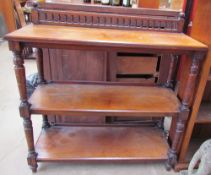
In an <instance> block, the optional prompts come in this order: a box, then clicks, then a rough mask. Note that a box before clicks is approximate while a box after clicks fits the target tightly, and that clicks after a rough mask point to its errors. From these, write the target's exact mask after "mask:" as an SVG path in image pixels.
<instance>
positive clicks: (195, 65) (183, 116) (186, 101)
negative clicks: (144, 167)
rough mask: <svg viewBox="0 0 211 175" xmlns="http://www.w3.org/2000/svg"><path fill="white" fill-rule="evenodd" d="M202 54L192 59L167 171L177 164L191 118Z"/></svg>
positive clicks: (197, 54)
mask: <svg viewBox="0 0 211 175" xmlns="http://www.w3.org/2000/svg"><path fill="white" fill-rule="evenodd" d="M203 56H204V55H203V54H202V53H194V54H193V58H192V64H191V68H190V71H189V76H188V81H187V85H186V88H185V91H184V96H183V99H182V104H181V107H180V114H179V116H178V119H177V124H176V132H175V135H174V139H173V142H172V145H171V148H170V150H169V153H168V162H167V169H171V168H172V167H174V166H175V164H176V163H177V150H179V148H180V143H181V139H182V136H183V133H184V130H185V125H186V122H187V120H188V116H189V111H190V109H189V106H190V104H191V98H192V96H193V93H194V89H195V86H196V79H197V76H198V72H199V64H200V60H201V59H202V58H203Z"/></svg>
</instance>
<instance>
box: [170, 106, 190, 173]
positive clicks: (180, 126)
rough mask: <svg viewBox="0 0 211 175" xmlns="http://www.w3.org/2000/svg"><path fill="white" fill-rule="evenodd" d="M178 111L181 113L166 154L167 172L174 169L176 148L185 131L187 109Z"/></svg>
mask: <svg viewBox="0 0 211 175" xmlns="http://www.w3.org/2000/svg"><path fill="white" fill-rule="evenodd" d="M180 110H181V112H180V114H179V115H178V118H177V123H176V131H175V135H174V139H173V141H172V145H171V148H170V149H169V152H168V160H167V163H166V169H167V170H171V168H174V166H175V165H176V163H177V158H178V157H177V155H178V154H177V153H178V148H179V147H180V144H181V140H182V137H183V134H184V131H185V126H186V123H187V119H188V116H189V109H187V108H183V107H182V108H181V109H180Z"/></svg>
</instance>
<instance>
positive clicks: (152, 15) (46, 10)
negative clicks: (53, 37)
mask: <svg viewBox="0 0 211 175" xmlns="http://www.w3.org/2000/svg"><path fill="white" fill-rule="evenodd" d="M36 16H39V18H36ZM79 19H80V20H79ZM85 20H86V21H85ZM33 22H34V23H36V24H37V23H39V24H51V25H68V26H82V27H83V26H85V27H95V28H96V27H97V28H114V29H121V30H122V29H128V30H131V29H133V30H149V31H162V32H173V33H178V32H182V28H183V23H184V17H183V14H182V13H181V12H177V11H169V10H153V9H151V10H150V9H141V8H138V9H132V8H125V7H114V6H102V5H99V4H98V5H94V4H84V3H83V1H82V0H77V1H73V0H72V1H69V0H63V1H61V0H53V1H48V2H46V3H41V4H38V5H37V7H36V9H35V11H34V18H33ZM43 54H44V57H45V59H44V63H43V64H44V67H45V69H44V77H45V79H46V80H48V81H51V80H59V81H73V80H74V81H75V80H88V81H112V82H113V81H115V82H116V81H118V82H128V83H130V82H141V83H144V84H148V85H149V84H163V83H165V82H166V80H167V74H168V68H169V64H170V59H169V58H168V57H169V56H168V55H157V54H146V53H142V52H140V51H136V52H127V51H124V50H123V51H109V52H108V51H101V50H98V51H93V50H84V51H83V54H82V53H81V52H80V51H78V50H66V49H44V50H43ZM146 58H147V59H146ZM112 60H116V61H115V62H114V61H112ZM131 60H132V61H131ZM113 63H114V64H113ZM134 65H136V68H134V67H133V66H134ZM48 118H49V122H50V123H52V124H65V125H67V124H70V123H81V122H83V123H93V122H95V123H105V120H106V121H107V120H108V118H110V116H109V117H107V116H105V118H99V117H92V118H89V117H86V116H84V117H80V118H75V117H71V116H67V117H66V116H58V115H57V116H51V117H48ZM113 119H114V118H113V117H112V122H113V121H114V120H113ZM137 119H138V118H136V117H134V118H132V117H129V118H128V119H127V118H126V117H124V121H125V120H130V121H131V120H133V121H134V122H136V121H137ZM117 120H118V121H117ZM120 120H121V121H123V118H121V117H118V118H115V122H119V121H120ZM138 120H139V121H140V120H141V119H140V118H139V119H138ZM147 120H148V121H149V118H148V119H147ZM156 120H157V119H156ZM109 121H110V119H109ZM139 121H138V122H139ZM154 123H157V121H156V122H154V119H153V124H154Z"/></svg>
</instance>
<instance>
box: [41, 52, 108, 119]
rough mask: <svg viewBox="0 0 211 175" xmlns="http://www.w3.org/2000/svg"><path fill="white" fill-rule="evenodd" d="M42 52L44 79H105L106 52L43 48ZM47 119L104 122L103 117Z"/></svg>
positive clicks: (54, 117) (57, 117)
mask: <svg viewBox="0 0 211 175" xmlns="http://www.w3.org/2000/svg"><path fill="white" fill-rule="evenodd" d="M43 53H44V58H45V59H44V70H45V72H44V73H45V78H46V80H54V81H56V80H63V81H71V80H88V81H105V80H106V69H107V68H106V65H107V64H106V62H107V53H106V52H102V51H79V50H61V49H44V51H43ZM49 120H50V122H56V123H78V122H82V123H83V122H86V123H87V122H92V123H93V122H97V123H99V122H100V123H101V122H104V117H103V116H102V117H101V118H99V117H96V118H95V117H89V118H88V117H86V116H84V117H80V118H78V117H77V118H76V117H74V116H68V117H66V116H64V117H61V116H51V117H50V118H49Z"/></svg>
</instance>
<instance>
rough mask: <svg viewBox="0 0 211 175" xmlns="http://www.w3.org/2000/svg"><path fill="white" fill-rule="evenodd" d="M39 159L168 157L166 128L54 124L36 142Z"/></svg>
mask: <svg viewBox="0 0 211 175" xmlns="http://www.w3.org/2000/svg"><path fill="white" fill-rule="evenodd" d="M36 151H37V153H38V157H37V160H38V161H71V160H72V161H77V160H82V161H83V160H84V161H96V162H98V161H100V160H101V161H109V162H110V161H112V160H113V161H127V162H128V161H141V160H142V161H147V160H150V161H153V160H165V159H167V151H168V144H167V142H166V140H165V137H164V135H163V133H162V130H160V129H158V128H151V127H149V128H148V127H135V128H133V127H74V126H71V127H59V126H58V127H52V128H49V129H47V130H43V131H42V133H41V135H40V137H39V139H38V142H37V144H36Z"/></svg>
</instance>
